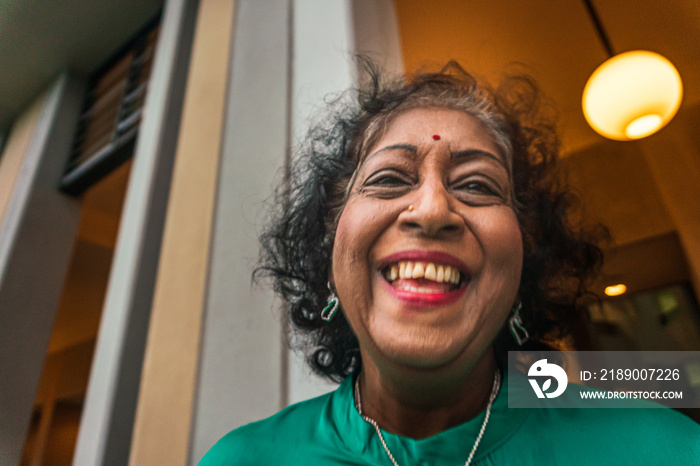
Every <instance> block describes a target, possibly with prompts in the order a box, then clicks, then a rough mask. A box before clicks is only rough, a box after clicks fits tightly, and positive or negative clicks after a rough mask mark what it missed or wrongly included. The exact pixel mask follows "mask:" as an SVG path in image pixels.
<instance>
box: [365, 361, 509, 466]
mask: <svg viewBox="0 0 700 466" xmlns="http://www.w3.org/2000/svg"><path fill="white" fill-rule="evenodd" d="M500 388H501V373H500V372H499V371H498V370H496V375H494V377H493V388H491V396H489V403H488V404H487V405H486V416H484V421H483V422H482V423H481V429H480V430H479V435H478V436H477V437H476V441H475V442H474V446H473V447H472V451H471V453H469V458H467V462H466V463H465V466H469V465H470V464H471V462H472V459H473V458H474V454H475V453H476V449H477V448H478V447H479V443H480V442H481V438H482V437H483V436H484V431H485V430H486V424H488V423H489V416H490V415H491V405H493V401H494V400H495V399H496V396H497V395H498V391H499V390H500ZM355 408H357V412H358V413H360V416H362V419H364V420H365V421H367V422H368V423H370V424H371V425H372V426H374V430H376V431H377V437H379V441H380V442H382V446H383V447H384V451H385V452H386V454H387V456H388V457H389V459H390V460H391V462H392V463H393V464H394V466H399V463H397V462H396V458H394V455H392V454H391V451H390V450H389V447H388V446H387V444H386V441H384V436H383V435H382V431H381V429H380V428H379V425H378V424H377V421H375V420H374V419H372V418H371V417H369V416H365V415H364V414H362V398H361V397H360V378H359V377H358V378H357V380H355Z"/></svg>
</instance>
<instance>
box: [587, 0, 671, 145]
mask: <svg viewBox="0 0 700 466" xmlns="http://www.w3.org/2000/svg"><path fill="white" fill-rule="evenodd" d="M584 3H585V4H586V7H587V9H588V13H589V14H590V17H591V20H592V21H593V24H594V25H595V27H596V30H597V32H598V37H599V38H600V41H601V42H602V44H603V46H604V47H605V50H606V51H607V52H608V56H609V57H610V58H609V59H608V60H607V61H605V62H604V63H603V64H602V65H600V66H599V67H598V68H597V69H596V70H595V71H594V72H593V74H592V75H591V77H590V78H588V82H587V83H586V87H585V88H584V90H583V98H582V105H583V114H584V116H585V117H586V121H588V124H589V125H591V128H593V129H594V130H595V131H596V132H597V133H598V134H600V135H601V136H605V137H606V138H609V139H614V140H616V141H630V140H633V139H641V138H644V137H647V136H650V135H651V134H654V133H655V132H657V131H658V130H660V129H661V128H663V127H664V126H666V124H667V123H668V122H669V121H671V119H673V117H674V116H675V114H676V112H677V111H678V107H680V105H681V99H682V97H683V84H682V82H681V77H680V75H679V74H678V70H676V68H675V67H674V66H673V64H672V63H671V62H670V61H668V60H667V59H666V58H664V57H662V56H661V55H659V54H658V53H654V52H649V51H647V50H633V51H630V52H625V53H621V54H619V55H615V54H614V53H613V51H612V46H611V45H610V40H609V39H608V36H607V34H606V33H605V29H603V25H602V23H601V22H600V18H599V17H598V14H597V13H596V10H595V8H594V7H593V4H592V0H584Z"/></svg>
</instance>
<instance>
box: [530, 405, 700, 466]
mask: <svg viewBox="0 0 700 466" xmlns="http://www.w3.org/2000/svg"><path fill="white" fill-rule="evenodd" d="M534 417H535V418H537V419H538V420H539V422H541V425H542V426H548V427H544V428H540V429H539V431H540V432H541V433H542V434H544V435H546V436H547V437H548V438H549V440H551V443H550V444H553V445H557V444H558V445H560V446H564V445H569V446H571V445H578V446H579V447H583V448H582V449H581V450H580V451H581V452H582V454H583V455H584V456H585V457H586V458H587V460H588V461H589V464H593V463H591V462H590V461H593V462H597V463H598V464H609V463H608V461H610V460H611V459H612V458H618V459H620V460H622V459H623V458H624V459H625V464H652V463H653V462H658V463H659V464H663V463H666V462H667V461H671V463H673V464H700V425H698V424H697V423H696V422H694V421H693V420H691V419H690V418H688V417H687V416H685V415H683V414H681V413H679V412H677V411H674V410H672V409H670V408H665V407H655V408H648V407H647V408H639V407H636V408H634V407H630V408H626V409H623V408H613V409H605V408H570V409H542V410H539V413H538V415H537V416H534ZM666 464H668V463H666Z"/></svg>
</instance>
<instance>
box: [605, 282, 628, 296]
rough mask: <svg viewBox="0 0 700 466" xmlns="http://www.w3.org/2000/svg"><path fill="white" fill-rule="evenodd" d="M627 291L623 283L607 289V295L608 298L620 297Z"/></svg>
mask: <svg viewBox="0 0 700 466" xmlns="http://www.w3.org/2000/svg"><path fill="white" fill-rule="evenodd" d="M625 291H627V287H626V286H625V285H623V284H622V283H620V284H618V285H610V286H606V287H605V294H606V295H608V296H620V295H621V294H623V293H624V292H625Z"/></svg>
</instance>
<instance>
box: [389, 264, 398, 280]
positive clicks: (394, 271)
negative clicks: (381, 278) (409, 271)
mask: <svg viewBox="0 0 700 466" xmlns="http://www.w3.org/2000/svg"><path fill="white" fill-rule="evenodd" d="M398 276H399V270H398V269H397V268H396V267H395V266H393V265H392V266H391V270H389V280H391V281H392V282H393V281H394V280H396V278H397V277H398Z"/></svg>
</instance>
